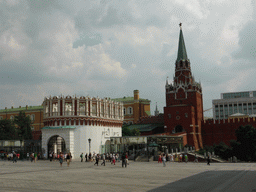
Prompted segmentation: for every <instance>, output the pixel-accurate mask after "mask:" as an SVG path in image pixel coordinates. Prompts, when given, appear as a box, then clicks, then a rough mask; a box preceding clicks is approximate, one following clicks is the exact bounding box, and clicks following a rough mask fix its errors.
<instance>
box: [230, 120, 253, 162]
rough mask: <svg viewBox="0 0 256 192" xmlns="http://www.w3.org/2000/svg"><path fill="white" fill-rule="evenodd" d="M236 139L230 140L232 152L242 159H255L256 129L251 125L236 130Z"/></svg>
mask: <svg viewBox="0 0 256 192" xmlns="http://www.w3.org/2000/svg"><path fill="white" fill-rule="evenodd" d="M236 138H237V141H232V142H231V146H232V148H233V153H234V154H235V155H236V157H237V158H238V159H240V160H242V161H256V129H255V128H254V127H253V126H252V125H246V126H240V127H239V128H238V129H237V130H236Z"/></svg>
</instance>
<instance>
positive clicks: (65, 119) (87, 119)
mask: <svg viewBox="0 0 256 192" xmlns="http://www.w3.org/2000/svg"><path fill="white" fill-rule="evenodd" d="M43 106H44V118H43V121H44V125H45V127H44V128H42V148H43V149H44V150H43V151H45V153H46V156H48V154H49V153H50V152H58V153H59V152H71V154H72V156H73V158H75V159H76V158H79V156H80V154H81V153H84V154H85V153H89V151H90V152H91V153H93V152H95V153H105V152H109V149H110V137H120V136H122V124H123V113H122V111H123V103H122V102H115V101H111V100H110V99H109V98H108V99H106V98H105V99H99V98H90V97H70V96H67V97H52V98H51V97H50V98H45V100H44V102H43ZM54 136H59V137H61V138H62V139H64V141H65V149H62V150H58V151H56V150H55V149H56V148H54V151H48V150H49V149H48V143H49V140H50V139H51V138H52V137H54ZM89 138H90V139H91V144H90V146H91V147H90V149H89V141H88V139H89ZM56 145H57V144H56Z"/></svg>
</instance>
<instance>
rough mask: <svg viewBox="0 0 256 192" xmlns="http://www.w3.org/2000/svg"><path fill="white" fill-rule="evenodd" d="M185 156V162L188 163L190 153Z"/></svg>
mask: <svg viewBox="0 0 256 192" xmlns="http://www.w3.org/2000/svg"><path fill="white" fill-rule="evenodd" d="M184 158H185V162H186V163H187V162H188V155H187V154H185V156H184Z"/></svg>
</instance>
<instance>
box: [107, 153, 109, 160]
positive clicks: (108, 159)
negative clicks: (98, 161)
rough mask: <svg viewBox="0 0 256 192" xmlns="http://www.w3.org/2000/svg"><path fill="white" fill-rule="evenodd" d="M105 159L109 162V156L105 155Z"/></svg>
mask: <svg viewBox="0 0 256 192" xmlns="http://www.w3.org/2000/svg"><path fill="white" fill-rule="evenodd" d="M106 159H107V161H108V160H109V154H108V153H107V155H106Z"/></svg>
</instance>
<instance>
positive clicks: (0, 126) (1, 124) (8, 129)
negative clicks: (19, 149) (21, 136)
mask: <svg viewBox="0 0 256 192" xmlns="http://www.w3.org/2000/svg"><path fill="white" fill-rule="evenodd" d="M15 139H17V130H16V128H15V126H14V123H13V121H12V120H10V119H3V120H0V140H15Z"/></svg>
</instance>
